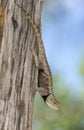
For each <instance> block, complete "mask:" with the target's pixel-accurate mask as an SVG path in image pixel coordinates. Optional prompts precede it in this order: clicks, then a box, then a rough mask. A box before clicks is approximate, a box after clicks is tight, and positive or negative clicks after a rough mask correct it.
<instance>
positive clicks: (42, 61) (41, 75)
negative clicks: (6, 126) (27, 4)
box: [17, 5, 60, 110]
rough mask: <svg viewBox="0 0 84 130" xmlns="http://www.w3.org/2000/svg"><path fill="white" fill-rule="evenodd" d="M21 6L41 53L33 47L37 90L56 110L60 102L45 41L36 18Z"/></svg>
mask: <svg viewBox="0 0 84 130" xmlns="http://www.w3.org/2000/svg"><path fill="white" fill-rule="evenodd" d="M17 6H18V7H19V8H21V9H22V11H23V12H24V14H25V16H26V18H27V19H29V21H30V23H31V25H32V27H33V29H34V31H35V35H36V38H37V43H38V48H39V54H38V55H37V54H36V52H35V50H34V48H32V52H33V55H34V58H35V63H36V67H37V68H38V87H37V90H38V91H39V93H40V95H41V97H42V98H43V99H44V102H46V104H47V105H48V106H49V107H51V108H53V109H54V110H59V108H60V104H59V102H58V101H57V100H56V98H55V97H54V94H53V85H52V75H51V71H50V68H49V65H48V62H47V58H46V55H45V49H44V45H43V41H42V38H41V33H40V31H39V29H38V27H37V26H36V24H35V22H34V20H33V19H32V18H31V16H30V15H29V14H28V13H27V12H26V10H25V9H23V7H21V6H19V5H17Z"/></svg>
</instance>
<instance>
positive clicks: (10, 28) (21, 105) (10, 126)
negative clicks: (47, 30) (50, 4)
mask: <svg viewBox="0 0 84 130" xmlns="http://www.w3.org/2000/svg"><path fill="white" fill-rule="evenodd" d="M0 4H1V5H2V6H3V7H4V10H5V23H4V30H3V37H2V41H1V43H0V130H32V113H33V101H34V95H35V93H34V90H35V79H36V78H35V72H36V68H35V62H34V59H33V55H32V53H31V49H30V46H31V45H32V44H35V45H36V44H37V43H36V37H35V34H34V30H33V29H32V27H31V25H30V24H29V22H28V21H27V20H26V18H25V16H24V14H23V12H21V9H19V8H18V7H17V4H19V5H21V4H22V5H23V7H24V8H25V9H26V10H27V11H28V12H29V13H30V15H31V16H32V17H33V19H34V20H35V22H36V23H37V26H40V16H41V7H42V0H24V1H23V2H22V1H21V0H17V1H15V0H0Z"/></svg>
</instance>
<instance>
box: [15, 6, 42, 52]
mask: <svg viewBox="0 0 84 130" xmlns="http://www.w3.org/2000/svg"><path fill="white" fill-rule="evenodd" d="M17 6H18V7H19V8H20V9H21V10H22V11H23V12H24V14H25V16H26V18H27V19H29V21H30V23H31V25H32V27H33V29H34V31H35V34H36V37H37V42H38V45H39V48H43V44H41V43H42V38H41V34H40V31H39V29H38V27H37V26H36V24H35V22H34V20H33V19H32V17H31V16H30V14H29V13H28V12H27V11H26V10H25V9H24V8H23V7H22V6H20V5H17ZM41 50H42V49H41Z"/></svg>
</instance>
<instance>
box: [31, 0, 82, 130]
mask: <svg viewBox="0 0 84 130" xmlns="http://www.w3.org/2000/svg"><path fill="white" fill-rule="evenodd" d="M42 37H43V41H44V46H45V50H46V55H47V59H48V63H49V65H50V68H51V71H52V76H53V89H54V94H55V95H56V98H57V99H58V101H59V102H60V104H61V110H60V111H54V110H52V109H50V108H48V107H47V106H46V105H45V104H44V102H43V100H42V98H41V97H40V95H39V94H38V93H37V94H36V97H35V102H34V123H33V124H34V125H33V130H84V0H45V1H44V5H43V12H42Z"/></svg>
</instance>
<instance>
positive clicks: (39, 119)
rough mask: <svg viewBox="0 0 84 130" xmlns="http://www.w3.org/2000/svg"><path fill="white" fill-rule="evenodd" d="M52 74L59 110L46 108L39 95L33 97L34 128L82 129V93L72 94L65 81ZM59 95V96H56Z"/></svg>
mask: <svg viewBox="0 0 84 130" xmlns="http://www.w3.org/2000/svg"><path fill="white" fill-rule="evenodd" d="M59 77H60V76H54V78H53V83H54V86H55V87H54V92H56V91H57V94H56V93H54V94H55V95H56V97H57V99H59V101H60V103H61V110H60V111H54V110H52V109H50V108H48V107H47V106H46V105H45V104H44V102H43V100H42V99H41V98H40V96H39V95H37V96H36V99H35V105H34V107H35V109H34V120H35V121H34V123H35V124H34V129H36V130H84V100H83V99H84V95H82V97H81V99H82V100H81V99H80V98H77V97H76V96H74V95H73V96H72V93H71V92H70V90H69V89H68V86H67V85H66V83H65V81H64V80H63V79H62V78H59ZM58 97H59V98H58Z"/></svg>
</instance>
